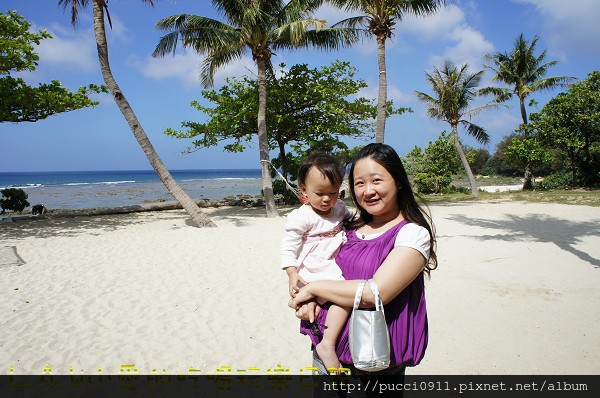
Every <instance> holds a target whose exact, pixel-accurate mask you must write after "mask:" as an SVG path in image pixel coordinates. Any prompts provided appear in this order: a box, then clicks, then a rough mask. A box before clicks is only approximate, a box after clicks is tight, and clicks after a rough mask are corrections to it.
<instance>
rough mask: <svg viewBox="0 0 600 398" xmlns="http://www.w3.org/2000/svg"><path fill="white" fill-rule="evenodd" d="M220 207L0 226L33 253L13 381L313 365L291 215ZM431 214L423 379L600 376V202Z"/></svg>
mask: <svg viewBox="0 0 600 398" xmlns="http://www.w3.org/2000/svg"><path fill="white" fill-rule="evenodd" d="M289 210H290V209H289V208H288V209H285V211H284V212H283V213H284V214H286V213H287V211H289ZM210 212H211V215H212V217H213V220H214V221H215V222H216V223H217V224H218V225H219V228H210V229H198V228H192V227H190V226H189V225H188V224H189V220H188V217H187V216H186V214H185V213H184V212H182V211H165V212H158V213H145V214H132V215H120V216H98V217H90V218H86V217H81V218H73V219H66V218H61V219H47V220H35V221H18V222H14V223H3V224H0V247H3V248H12V247H15V248H16V254H17V255H18V256H19V257H20V259H21V260H22V261H21V260H19V259H16V260H15V259H12V260H11V259H9V258H7V259H5V261H3V262H0V264H4V265H0V289H1V291H2V295H3V297H2V300H0V374H8V373H9V372H10V369H11V367H12V369H13V371H14V373H15V374H41V373H42V371H43V369H44V367H45V366H47V365H49V366H50V367H51V369H52V373H53V374H68V373H69V371H70V369H72V370H73V372H75V373H81V372H83V373H85V374H95V373H97V372H98V370H97V369H98V368H101V369H102V372H103V373H104V374H109V373H111V374H112V373H118V372H120V371H126V369H129V368H127V367H122V365H135V367H136V368H137V370H138V372H139V373H140V374H149V373H151V372H153V370H156V371H157V372H159V373H162V372H166V373H168V374H175V373H186V372H188V370H189V368H190V367H193V368H194V369H197V370H200V371H201V373H200V374H205V373H208V372H215V371H216V370H217V369H218V368H219V367H222V366H227V367H231V368H232V372H237V371H238V369H246V370H248V369H250V372H249V373H260V374H264V373H267V372H268V371H269V370H271V369H273V368H274V367H276V366H278V365H281V366H282V367H284V368H289V370H290V372H291V373H294V374H298V373H301V369H303V368H304V367H308V366H310V365H311V363H310V358H311V356H310V352H309V343H308V338H307V337H305V336H302V335H300V334H299V333H298V322H297V320H296V319H295V317H294V315H293V313H292V311H291V310H289V309H288V308H287V305H286V304H287V299H288V298H287V292H286V290H287V289H286V280H287V279H286V277H285V273H284V272H283V271H281V270H280V269H279V268H278V262H279V261H278V260H279V255H278V247H279V240H280V238H281V234H282V229H283V223H284V219H282V218H279V219H267V218H265V217H264V215H263V213H264V212H263V210H262V209H242V208H226V209H212V210H210ZM432 213H433V217H434V220H435V222H436V227H437V233H438V242H439V249H438V255H439V259H440V264H439V269H438V270H436V271H434V272H433V274H432V279H431V281H429V282H428V283H427V300H428V309H429V326H430V343H429V348H428V350H427V353H426V356H425V359H424V360H423V362H422V363H421V364H420V365H419V366H417V367H415V368H411V369H409V370H408V373H409V374H598V373H600V343H599V340H598V330H600V305H598V303H600V233H599V232H600V230H599V225H600V208H593V207H585V206H567V205H553V204H523V203H516V202H501V203H500V202H498V203H491V202H488V203H460V204H451V205H435V206H433V207H432ZM2 253H4V255H5V257H6V256H10V255H11V253H14V250H12V249H5V250H3V251H2ZM23 261H24V262H25V264H22V265H17V264H20V263H21V262H23ZM70 367H72V368H70ZM302 372H303V371H302Z"/></svg>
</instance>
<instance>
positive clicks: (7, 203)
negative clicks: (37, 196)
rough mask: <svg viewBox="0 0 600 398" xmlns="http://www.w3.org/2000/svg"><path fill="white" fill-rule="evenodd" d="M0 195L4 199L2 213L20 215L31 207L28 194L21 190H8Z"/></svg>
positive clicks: (0, 202) (1, 202)
mask: <svg viewBox="0 0 600 398" xmlns="http://www.w3.org/2000/svg"><path fill="white" fill-rule="evenodd" d="M0 193H1V194H2V198H0V207H1V208H2V213H6V210H12V211H18V212H19V213H20V212H22V211H23V210H25V208H26V207H28V206H29V202H28V201H27V197H28V195H27V192H25V191H23V190H22V189H20V188H6V189H3V190H2V191H0Z"/></svg>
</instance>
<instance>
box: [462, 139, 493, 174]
mask: <svg viewBox="0 0 600 398" xmlns="http://www.w3.org/2000/svg"><path fill="white" fill-rule="evenodd" d="M465 154H466V155H467V158H468V159H469V164H470V165H471V171H473V173H474V174H483V166H484V165H485V163H486V162H487V161H488V159H489V158H490V153H489V152H488V150H487V149H484V148H469V147H466V146H465Z"/></svg>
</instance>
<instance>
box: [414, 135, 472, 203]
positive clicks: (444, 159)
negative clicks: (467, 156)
mask: <svg viewBox="0 0 600 398" xmlns="http://www.w3.org/2000/svg"><path fill="white" fill-rule="evenodd" d="M453 141H454V140H453V137H452V135H449V134H447V133H446V132H445V131H443V132H442V134H440V136H439V138H438V139H437V140H436V141H435V142H431V141H430V142H429V145H427V147H425V149H421V148H420V147H417V146H415V147H414V148H413V150H412V151H410V152H409V153H408V154H407V155H406V159H405V165H406V169H407V172H408V173H409V174H411V175H412V176H413V183H414V184H415V186H416V187H417V189H418V190H419V192H421V193H425V194H427V193H443V192H445V191H447V190H448V187H450V184H451V183H452V175H453V174H456V173H457V172H458V171H459V170H460V168H461V162H460V158H459V157H458V154H457V152H456V148H455V147H454V142H453Z"/></svg>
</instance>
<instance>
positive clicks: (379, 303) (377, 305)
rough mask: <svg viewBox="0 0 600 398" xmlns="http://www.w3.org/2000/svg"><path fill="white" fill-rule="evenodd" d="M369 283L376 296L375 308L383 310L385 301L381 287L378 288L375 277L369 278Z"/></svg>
mask: <svg viewBox="0 0 600 398" xmlns="http://www.w3.org/2000/svg"><path fill="white" fill-rule="evenodd" d="M369 285H371V291H372V292H373V296H374V297H375V309H376V310H377V311H383V301H381V296H380V295H379V289H377V283H375V281H374V280H373V279H369Z"/></svg>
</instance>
